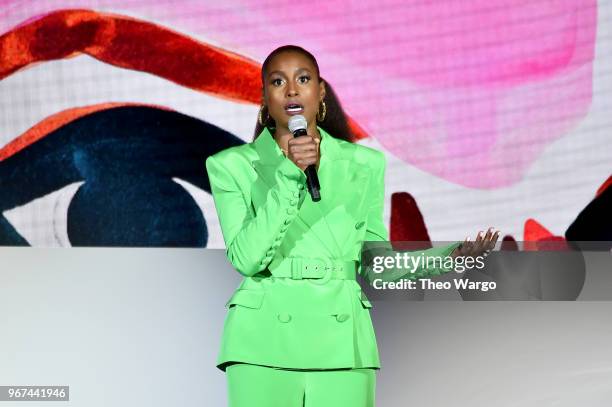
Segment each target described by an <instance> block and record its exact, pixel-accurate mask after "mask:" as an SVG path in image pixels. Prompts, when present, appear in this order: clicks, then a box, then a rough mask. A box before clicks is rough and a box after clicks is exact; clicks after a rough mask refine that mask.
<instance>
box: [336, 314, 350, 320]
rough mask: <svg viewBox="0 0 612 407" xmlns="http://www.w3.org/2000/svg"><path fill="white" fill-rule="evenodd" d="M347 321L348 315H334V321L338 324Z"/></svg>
mask: <svg viewBox="0 0 612 407" xmlns="http://www.w3.org/2000/svg"><path fill="white" fill-rule="evenodd" d="M347 319H349V315H348V314H338V315H336V321H338V322H344V321H346V320H347Z"/></svg>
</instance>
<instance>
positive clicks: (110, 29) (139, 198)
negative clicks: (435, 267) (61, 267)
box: [0, 0, 612, 247]
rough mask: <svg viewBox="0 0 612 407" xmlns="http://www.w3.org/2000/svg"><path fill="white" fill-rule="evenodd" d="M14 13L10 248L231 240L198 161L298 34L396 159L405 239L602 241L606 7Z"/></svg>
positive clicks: (368, 137)
mask: <svg viewBox="0 0 612 407" xmlns="http://www.w3.org/2000/svg"><path fill="white" fill-rule="evenodd" d="M1 3H2V6H1V7H0V33H2V35H1V36H0V106H1V109H0V215H2V216H0V244H5V245H32V246H61V247H69V246H108V245H111V246H195V247H223V240H222V236H221V232H220V228H219V225H218V220H217V217H216V212H215V209H214V204H213V201H212V197H211V195H210V193H209V185H208V179H207V176H206V173H205V167H204V161H205V159H206V157H207V156H208V155H210V154H213V153H214V152H216V151H219V150H220V149H223V148H226V147H229V146H232V145H238V144H242V143H245V142H249V141H251V139H252V132H253V128H254V125H255V120H256V115H257V109H258V104H257V103H258V101H259V88H260V83H259V77H258V75H259V66H260V63H261V61H263V59H264V58H265V56H266V55H267V53H268V52H269V51H271V50H272V49H274V48H275V47H277V46H279V45H283V44H287V43H294V44H298V45H301V46H303V47H305V48H307V49H309V50H310V51H311V52H313V54H314V55H315V56H316V57H317V58H318V61H319V64H320V67H321V73H322V75H323V76H324V77H325V78H326V79H327V80H328V81H329V82H330V83H331V84H332V85H333V86H334V88H335V90H336V92H337V93H338V95H339V97H340V99H341V101H342V103H343V105H344V107H345V109H346V111H347V112H348V114H349V115H350V117H351V120H352V126H353V129H354V130H355V139H354V142H356V143H363V144H365V145H368V146H372V147H375V148H378V149H381V150H383V151H384V152H385V153H386V154H387V157H388V163H389V164H388V169H387V175H386V193H387V203H388V204H387V206H386V209H385V217H386V221H387V222H388V224H389V225H390V230H391V236H392V237H393V238H394V239H433V240H461V239H463V238H464V237H466V236H467V235H471V236H473V235H474V234H475V232H477V231H478V230H481V229H483V228H486V227H488V226H495V227H497V228H499V229H501V230H502V232H503V233H504V234H505V235H507V236H508V237H510V236H511V237H513V238H514V239H516V240H523V239H527V240H530V239H540V238H551V237H552V238H554V236H558V237H559V238H563V237H565V236H566V235H567V232H568V228H570V231H571V230H572V229H571V226H573V228H574V229H573V230H574V231H576V233H575V234H574V235H573V237H575V238H580V239H582V240H595V239H599V238H602V236H606V233H607V236H609V233H610V230H609V229H608V228H607V226H606V225H609V223H607V224H606V222H605V220H604V219H599V216H601V213H602V212H601V209H596V210H593V209H592V208H593V205H594V203H595V207H596V208H598V207H597V205H600V206H601V200H604V199H605V200H606V201H604V202H608V203H609V202H610V197H609V196H610V189H609V188H607V185H609V176H610V174H611V172H612V171H611V170H612V165H611V162H612V147H611V145H612V144H611V143H610V141H611V138H612V137H611V133H612V119H611V118H610V117H611V115H610V114H609V111H610V110H611V109H610V107H611V106H610V99H611V98H610V90H611V89H612V80H611V78H612V75H611V73H612V64H611V62H612V32H611V29H610V26H611V25H610V22H612V7H611V6H612V5H611V3H610V2H600V3H599V4H598V3H597V2H596V1H595V0H565V1H543V0H535V1H528V2H526V1H524V0H496V1H480V0H479V1H470V2H458V1H452V0H447V1H430V2H429V1H398V0H385V1H370V2H367V1H363V2H345V1H317V0H314V1H311V2H306V3H296V2H289V1H286V2H276V3H275V2H264V1H234V0H227V1H224V2H216V1H215V2H213V1H210V2H206V1H195V0H185V1H163V2H161V1H160V2H143V1H130V0H123V1H116V0H100V1H86V0H81V1H78V0H72V1H69V0H66V1H38V0H37V1H33V0H31V1H2V2H1ZM607 182H608V183H607ZM597 200H600V201H597ZM589 205H591V206H590V207H589ZM585 208H586V209H585ZM581 212H582V218H580V219H578V220H579V221H580V222H578V223H576V222H577V217H578V216H579V214H580V213H581ZM608 222H609V221H608ZM572 224H573V225H572ZM593 224H599V225H600V226H601V225H603V226H601V228H600V229H601V230H594V229H592V228H590V227H589V225H593ZM589 230H591V231H593V232H592V234H590V235H589V234H588V233H586V232H585V231H587V232H588V231H589ZM578 231H580V233H578ZM589 233H590V232H589ZM570 237H572V236H571V235H570Z"/></svg>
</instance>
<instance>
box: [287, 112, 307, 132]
mask: <svg viewBox="0 0 612 407" xmlns="http://www.w3.org/2000/svg"><path fill="white" fill-rule="evenodd" d="M307 127H308V123H307V122H306V118H305V117H304V116H302V115H301V114H296V115H295V116H291V119H289V131H291V133H295V132H296V131H297V130H306V128H307Z"/></svg>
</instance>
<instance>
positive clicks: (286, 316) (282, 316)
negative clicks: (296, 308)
mask: <svg viewBox="0 0 612 407" xmlns="http://www.w3.org/2000/svg"><path fill="white" fill-rule="evenodd" d="M278 320H279V321H280V322H282V323H285V324H286V323H287V322H289V321H291V315H289V314H287V313H286V312H283V313H282V314H278Z"/></svg>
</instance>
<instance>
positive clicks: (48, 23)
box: [0, 10, 368, 158]
mask: <svg viewBox="0 0 612 407" xmlns="http://www.w3.org/2000/svg"><path fill="white" fill-rule="evenodd" d="M0 49H1V50H2V53H1V55H0V57H1V58H0V80H1V79H3V78H6V77H8V76H10V75H11V74H13V73H15V72H17V71H19V70H21V69H25V68H27V67H28V66H30V65H33V64H36V63H39V62H43V61H50V60H56V59H65V58H73V57H75V56H78V55H80V54H87V55H90V56H92V57H94V58H96V59H98V60H100V61H103V62H105V63H108V64H111V65H114V66H118V67H121V68H126V69H131V70H136V71H142V72H148V73H151V74H153V75H156V76H159V77H162V78H165V79H167V80H170V81H172V82H174V83H177V84H179V85H181V86H185V87H189V88H191V89H194V90H197V91H201V92H207V93H211V94H214V95H215V96H217V97H221V98H226V99H231V100H236V101H239V102H248V103H253V104H259V103H260V99H261V77H260V70H261V65H260V64H258V63H257V62H255V61H253V60H251V59H249V58H246V57H244V56H241V55H238V54H235V53H233V52H230V51H226V50H224V49H221V48H217V47H214V46H212V45H209V44H206V43H202V42H199V41H196V40H194V39H193V38H190V37H188V36H186V35H183V34H180V33H177V32H175V31H172V30H170V29H168V28H165V27H162V26H159V25H156V24H153V23H149V22H146V21H142V20H137V19H134V18H131V17H126V16H119V15H115V14H106V13H99V12H96V11H93V10H59V11H54V12H51V13H49V14H47V15H44V16H42V17H40V18H37V19H36V20H34V21H31V22H27V23H24V24H22V25H19V26H17V27H15V28H13V29H12V30H10V31H8V32H6V33H5V34H3V35H1V36H0ZM123 104H125V105H131V103H123ZM134 104H138V103H137V102H136V103H134ZM115 105H117V104H113V103H109V104H108V107H114V106H115ZM140 105H141V104H140ZM161 108H162V109H164V108H163V107H161ZM77 109H85V110H86V109H89V107H85V108H77ZM98 109H99V108H95V109H94V110H98ZM81 113H82V114H81ZM81 113H79V114H76V117H78V116H81V115H84V114H86V113H87V112H85V111H83V112H81ZM76 117H75V118H76ZM348 124H349V128H350V130H351V132H352V137H353V141H356V140H359V139H362V138H367V137H368V135H367V133H366V132H365V131H364V130H363V129H362V128H361V127H360V126H359V125H358V124H357V123H356V122H355V121H354V120H353V119H351V118H350V117H349V118H348ZM39 138H40V137H38V138H37V137H32V135H31V134H30V135H29V136H28V137H23V138H21V137H20V140H14V143H13V146H12V147H10V148H5V149H3V150H2V152H1V154H2V158H6V157H8V156H11V155H13V154H15V153H16V152H17V151H19V150H22V149H23V148H25V147H27V146H28V145H30V144H31V143H32V142H34V141H37V140H38V139H39Z"/></svg>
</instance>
